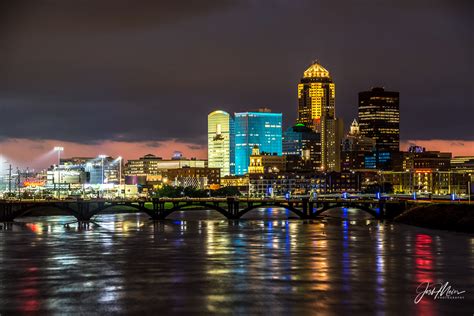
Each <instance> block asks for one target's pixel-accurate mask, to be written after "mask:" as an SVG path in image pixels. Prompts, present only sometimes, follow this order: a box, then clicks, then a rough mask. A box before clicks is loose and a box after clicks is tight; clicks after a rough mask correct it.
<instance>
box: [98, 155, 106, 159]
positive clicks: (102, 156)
mask: <svg viewBox="0 0 474 316" xmlns="http://www.w3.org/2000/svg"><path fill="white" fill-rule="evenodd" d="M99 158H101V159H104V158H107V155H99Z"/></svg>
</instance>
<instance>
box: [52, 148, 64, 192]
mask: <svg viewBox="0 0 474 316" xmlns="http://www.w3.org/2000/svg"><path fill="white" fill-rule="evenodd" d="M54 151H56V152H57V153H58V200H60V199H61V169H60V168H59V166H60V165H61V152H63V151H64V147H61V146H56V147H54ZM53 179H54V175H53Z"/></svg>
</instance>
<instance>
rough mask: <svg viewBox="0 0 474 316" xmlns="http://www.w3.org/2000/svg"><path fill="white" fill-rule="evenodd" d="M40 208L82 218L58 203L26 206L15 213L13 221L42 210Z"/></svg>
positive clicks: (74, 211)
mask: <svg viewBox="0 0 474 316" xmlns="http://www.w3.org/2000/svg"><path fill="white" fill-rule="evenodd" d="M40 208H53V209H57V210H61V211H65V212H66V213H68V214H69V215H71V216H74V217H75V218H77V219H79V217H80V215H79V213H78V212H77V211H76V210H74V209H72V208H70V207H67V206H63V205H58V204H56V203H51V204H40V205H34V204H31V205H26V206H24V207H22V208H20V209H19V210H17V211H15V212H14V217H13V219H16V218H19V217H23V216H25V215H28V214H29V213H31V212H33V211H35V210H37V209H40Z"/></svg>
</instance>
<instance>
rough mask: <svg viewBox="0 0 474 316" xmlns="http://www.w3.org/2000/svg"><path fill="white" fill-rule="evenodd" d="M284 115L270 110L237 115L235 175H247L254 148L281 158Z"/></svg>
mask: <svg viewBox="0 0 474 316" xmlns="http://www.w3.org/2000/svg"><path fill="white" fill-rule="evenodd" d="M281 125H282V114H281V113H271V112H270V110H268V109H261V110H259V112H244V113H235V174H236V175H243V174H246V173H247V169H248V166H249V162H250V155H251V153H252V148H253V147H254V146H255V145H257V146H258V148H259V149H260V152H265V153H269V154H271V155H273V154H275V155H278V156H281V153H282V130H281Z"/></svg>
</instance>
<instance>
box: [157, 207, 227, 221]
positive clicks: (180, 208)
mask: <svg viewBox="0 0 474 316" xmlns="http://www.w3.org/2000/svg"><path fill="white" fill-rule="evenodd" d="M186 207H196V208H197V207H199V208H203V209H211V210H214V211H217V212H219V213H220V214H222V215H224V216H225V217H226V218H229V219H230V218H231V216H230V213H229V212H228V211H227V210H226V209H224V208H222V207H220V206H218V205H214V204H212V203H199V204H187V203H184V204H178V205H176V206H173V208H171V209H168V210H165V211H164V213H163V215H162V216H161V218H162V219H165V218H166V217H167V216H168V215H170V214H172V213H174V212H178V211H181V210H183V209H184V208H186Z"/></svg>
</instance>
